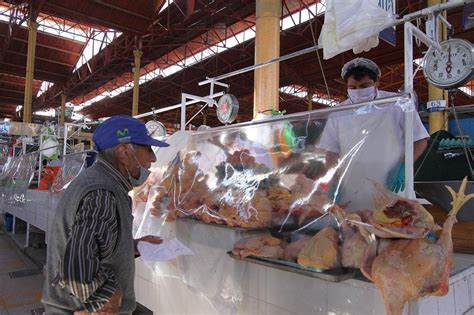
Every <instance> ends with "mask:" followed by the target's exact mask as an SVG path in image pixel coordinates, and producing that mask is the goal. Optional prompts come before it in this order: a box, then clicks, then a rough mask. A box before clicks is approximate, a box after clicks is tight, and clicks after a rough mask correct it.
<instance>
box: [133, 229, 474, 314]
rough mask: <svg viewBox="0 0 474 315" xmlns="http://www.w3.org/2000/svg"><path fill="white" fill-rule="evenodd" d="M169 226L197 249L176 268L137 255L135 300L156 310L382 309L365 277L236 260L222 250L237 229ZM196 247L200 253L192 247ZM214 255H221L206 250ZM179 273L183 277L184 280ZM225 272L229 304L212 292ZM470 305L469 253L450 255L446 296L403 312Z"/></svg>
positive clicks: (473, 260) (473, 280)
mask: <svg viewBox="0 0 474 315" xmlns="http://www.w3.org/2000/svg"><path fill="white" fill-rule="evenodd" d="M175 229H176V231H175V232H176V236H177V237H178V238H179V239H180V240H181V241H182V242H183V243H184V244H186V245H189V247H190V248H191V249H192V250H194V251H195V252H196V256H194V257H190V258H188V261H187V262H186V265H190V264H191V265H192V270H187V271H184V272H183V271H182V270H181V271H179V270H180V268H181V267H182V266H183V264H182V263H181V262H180V261H173V262H171V263H170V262H167V263H156V264H154V265H153V266H150V265H148V264H146V263H144V262H143V261H142V260H141V259H137V261H136V267H137V274H136V278H135V288H136V294H137V300H138V301H139V302H140V303H141V304H143V305H145V306H146V307H148V308H150V309H151V310H153V312H154V313H155V314H225V313H237V314H252V315H253V314H282V315H283V314H328V315H329V314H331V315H336V314H341V315H342V314H344V315H348V314H351V315H370V314H372V315H383V314H386V312H385V307H384V303H383V299H382V295H381V294H380V292H379V291H378V289H377V288H376V287H375V286H374V285H373V284H372V283H370V282H366V281H363V280H357V279H350V280H346V281H343V282H339V283H333V282H327V281H324V280H320V279H314V278H310V277H307V276H303V275H299V274H295V273H291V272H286V271H282V270H278V269H273V268H267V267H264V266H260V265H256V264H252V263H247V262H242V261H236V260H234V259H232V258H230V257H229V256H227V255H226V253H225V252H226V251H227V250H229V249H231V248H232V245H233V242H234V241H235V240H236V239H238V238H239V237H240V236H241V235H239V234H240V232H234V231H232V230H230V229H227V228H222V227H213V226H209V225H205V224H199V223H196V222H192V221H190V220H178V222H177V224H176V226H175ZM206 230H207V231H206ZM206 235H207V237H206ZM204 240H206V241H204ZM209 248H215V249H216V250H209ZM199 249H200V250H201V252H204V253H203V254H201V253H200V252H198V251H197V250H199ZM212 254H214V255H219V257H217V256H216V257H214V258H213V257H210V256H209V255H212ZM203 255H205V256H207V257H203ZM193 262H194V264H193ZM203 264H207V265H203ZM150 268H153V269H154V271H152V269H150ZM200 268H201V269H200ZM225 268H228V269H225ZM230 268H235V269H233V270H231V269H230ZM200 270H202V274H203V275H204V280H203V281H201V282H199V281H194V283H191V282H192V281H188V280H189V279H192V278H194V279H198V278H199V277H198V276H196V275H195V273H200ZM222 272H227V273H229V274H231V273H233V276H231V277H230V278H229V277H227V278H226V277H223V278H216V279H215V281H213V280H208V279H207V278H206V277H209V278H212V277H215V274H216V273H222ZM183 273H184V274H185V278H186V279H183ZM229 279H231V280H232V281H235V282H237V283H234V284H233V285H230V286H226V285H221V286H220V288H221V290H220V291H219V292H218V293H219V294H220V295H221V297H223V296H225V295H226V294H227V295H228V296H227V297H229V296H232V295H233V297H234V298H235V303H230V304H229V303H228V304H226V303H221V302H222V301H220V299H219V297H216V295H215V294H214V293H215V291H216V287H218V286H216V284H217V281H218V280H220V281H223V282H225V281H226V280H229ZM185 282H187V283H189V284H191V285H188V284H186V283H185ZM199 286H200V288H197V287H199ZM237 287H240V288H241V291H240V292H237V291H238V290H236V288H237ZM206 288H209V290H206ZM226 290H227V291H226ZM203 292H205V293H203ZM239 294H240V295H239ZM472 307H474V255H466V254H455V255H454V257H453V269H452V273H451V278H450V288H449V293H448V295H446V296H443V297H427V298H422V299H419V300H417V301H412V302H410V303H409V304H407V306H406V308H405V311H404V314H406V315H450V314H452V315H463V314H465V313H466V312H467V311H468V310H470V309H471V308H472Z"/></svg>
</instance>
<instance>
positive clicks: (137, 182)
mask: <svg viewBox="0 0 474 315" xmlns="http://www.w3.org/2000/svg"><path fill="white" fill-rule="evenodd" d="M130 152H131V153H132V155H133V157H134V158H135V161H137V163H138V165H139V168H140V175H138V178H134V177H133V176H132V175H131V174H130V172H129V171H128V169H127V173H128V181H129V182H130V184H131V185H132V186H133V187H139V186H141V185H143V183H144V182H146V180H147V178H148V176H149V175H150V174H151V172H150V170H149V169H147V168H145V167H143V166H142V165H141V164H140V162H139V161H138V159H137V157H136V156H135V153H133V151H130Z"/></svg>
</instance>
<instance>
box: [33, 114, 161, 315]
mask: <svg viewBox="0 0 474 315" xmlns="http://www.w3.org/2000/svg"><path fill="white" fill-rule="evenodd" d="M92 139H93V141H94V143H95V149H96V151H98V154H97V160H96V162H95V163H94V165H93V166H91V167H90V168H88V169H86V170H85V171H83V172H82V173H81V174H80V175H79V176H78V177H77V178H76V179H75V180H74V181H73V182H72V183H71V185H70V186H69V187H68V188H67V190H66V192H65V193H64V195H63V197H62V198H61V200H60V201H59V204H58V207H57V209H56V216H55V218H54V222H53V226H52V229H51V231H50V233H49V237H48V256H47V263H46V280H45V284H44V288H43V298H42V302H43V304H44V305H45V311H46V314H72V313H75V314H85V313H91V312H94V313H101V314H105V313H108V314H110V313H125V314H127V313H129V314H130V313H132V312H133V310H134V309H135V294H134V285H133V284H134V277H135V262H134V258H135V255H136V254H138V252H137V249H136V244H137V243H138V241H140V240H141V241H147V242H152V243H160V242H161V239H160V238H159V237H156V236H146V237H144V238H142V239H140V240H134V239H133V236H132V220H133V217H132V209H131V199H130V197H129V196H128V193H129V192H130V191H131V190H132V189H133V187H136V186H140V185H141V184H143V183H144V182H145V180H146V179H147V177H148V175H149V173H150V171H149V170H148V168H150V166H151V163H153V162H155V161H156V156H155V154H154V152H153V150H152V146H158V147H166V146H168V144H166V143H165V142H162V141H159V140H156V139H153V138H152V137H150V136H149V135H148V131H147V129H146V127H145V125H144V124H143V123H142V122H140V121H139V120H137V119H135V118H132V117H129V116H114V117H112V118H110V119H108V120H106V121H105V122H104V123H103V124H101V125H100V126H99V127H98V128H97V129H96V131H95V132H94V134H93V136H92Z"/></svg>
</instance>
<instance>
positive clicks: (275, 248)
mask: <svg viewBox="0 0 474 315" xmlns="http://www.w3.org/2000/svg"><path fill="white" fill-rule="evenodd" d="M281 245H283V244H282V241H281V240H280V239H278V238H276V237H273V236H271V235H260V236H251V237H246V238H243V239H241V240H239V241H237V243H235V245H234V249H233V250H232V253H233V254H234V255H237V256H240V257H242V258H245V257H247V256H258V257H266V258H273V259H279V258H281V257H282V255H283V248H282V247H281Z"/></svg>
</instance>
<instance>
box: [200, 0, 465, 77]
mask: <svg viewBox="0 0 474 315" xmlns="http://www.w3.org/2000/svg"><path fill="white" fill-rule="evenodd" d="M471 2H473V0H469V1H460V2H457V1H456V2H449V3H443V4H439V5H435V6H432V7H429V8H425V9H422V10H419V11H416V12H413V13H410V14H407V15H405V16H404V17H403V18H401V19H399V20H396V21H395V22H393V23H392V24H390V25H388V26H387V28H388V27H392V26H396V25H401V24H404V23H406V22H409V21H412V20H415V19H417V18H419V17H422V16H427V15H429V14H433V13H437V12H441V11H445V10H450V9H453V8H457V7H460V6H463V5H464V4H466V3H471ZM322 48H323V47H322V46H311V47H308V48H305V49H302V50H298V51H295V52H293V53H290V54H287V55H284V56H281V57H279V58H275V59H272V60H268V61H266V62H262V63H259V64H256V65H253V66H248V67H245V68H242V69H239V70H235V71H232V72H229V73H226V74H223V75H220V76H217V77H214V78H207V79H206V80H204V81H201V82H199V83H198V84H199V85H200V86H201V85H204V84H208V83H209V82H211V81H212V80H215V81H220V80H223V79H226V78H230V77H233V76H236V75H239V74H242V73H246V72H249V71H252V70H255V69H258V68H261V67H265V66H267V65H269V64H272V63H275V62H280V61H285V60H287V59H291V58H293V57H297V56H301V55H304V54H307V53H310V52H313V51H317V50H318V49H322Z"/></svg>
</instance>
